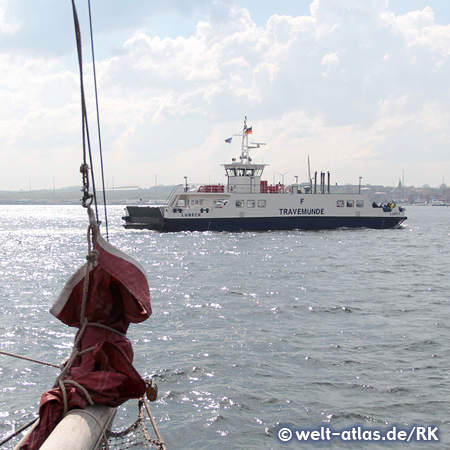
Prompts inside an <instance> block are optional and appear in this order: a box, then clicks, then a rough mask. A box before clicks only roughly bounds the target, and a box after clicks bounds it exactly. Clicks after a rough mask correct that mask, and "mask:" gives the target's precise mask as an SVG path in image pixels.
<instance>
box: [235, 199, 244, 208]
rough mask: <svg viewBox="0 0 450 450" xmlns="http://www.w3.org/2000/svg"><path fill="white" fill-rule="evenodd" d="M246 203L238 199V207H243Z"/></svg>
mask: <svg viewBox="0 0 450 450" xmlns="http://www.w3.org/2000/svg"><path fill="white" fill-rule="evenodd" d="M244 203H245V202H244V200H236V208H243V207H244Z"/></svg>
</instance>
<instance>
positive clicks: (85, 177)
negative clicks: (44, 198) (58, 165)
mask: <svg viewBox="0 0 450 450" xmlns="http://www.w3.org/2000/svg"><path fill="white" fill-rule="evenodd" d="M72 9H73V19H74V24H75V36H76V42H77V51H78V65H79V69H80V90H81V114H82V132H83V164H84V166H86V139H87V144H88V149H89V161H90V169H91V179H92V188H93V191H94V193H93V198H94V203H95V213H96V217H97V222H98V207H97V195H96V192H95V179H94V168H93V161H92V151H91V142H90V138H89V126H88V120H87V112H86V98H85V95H84V82H83V58H82V46H81V31H80V23H79V21H78V14H77V8H76V6H75V0H72ZM88 190H89V181H88V175H87V173H86V175H83V191H84V198H83V206H86V201H87V199H88V198H89V197H91V196H90V195H88Z"/></svg>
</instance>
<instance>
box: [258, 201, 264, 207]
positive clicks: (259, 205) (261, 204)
mask: <svg viewBox="0 0 450 450" xmlns="http://www.w3.org/2000/svg"><path fill="white" fill-rule="evenodd" d="M265 207H266V201H265V200H258V208H265Z"/></svg>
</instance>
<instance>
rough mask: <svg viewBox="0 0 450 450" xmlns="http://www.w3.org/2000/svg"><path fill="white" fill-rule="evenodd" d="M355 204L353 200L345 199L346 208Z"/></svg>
mask: <svg viewBox="0 0 450 450" xmlns="http://www.w3.org/2000/svg"><path fill="white" fill-rule="evenodd" d="M354 206H355V200H347V208H353V207H354Z"/></svg>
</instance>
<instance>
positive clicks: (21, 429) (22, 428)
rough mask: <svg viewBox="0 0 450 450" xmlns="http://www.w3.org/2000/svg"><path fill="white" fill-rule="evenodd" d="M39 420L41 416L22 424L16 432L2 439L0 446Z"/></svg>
mask: <svg viewBox="0 0 450 450" xmlns="http://www.w3.org/2000/svg"><path fill="white" fill-rule="evenodd" d="M38 420H39V417H36V418H34V419H33V420H32V421H31V422H28V423H26V424H25V425H22V426H21V427H20V428H19V429H17V430H16V431H15V432H14V433H12V434H10V435H9V436H7V437H6V438H5V439H2V440H1V441H0V447H1V446H2V445H3V444H6V443H7V442H8V441H9V440H10V439H12V438H13V437H16V436H17V435H18V434H20V433H22V431H24V430H26V429H27V428H28V427H30V426H31V425H33V424H34V423H36V422H37V421H38Z"/></svg>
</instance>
